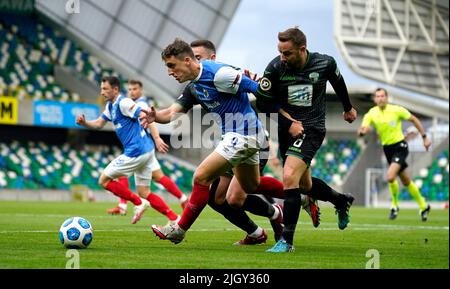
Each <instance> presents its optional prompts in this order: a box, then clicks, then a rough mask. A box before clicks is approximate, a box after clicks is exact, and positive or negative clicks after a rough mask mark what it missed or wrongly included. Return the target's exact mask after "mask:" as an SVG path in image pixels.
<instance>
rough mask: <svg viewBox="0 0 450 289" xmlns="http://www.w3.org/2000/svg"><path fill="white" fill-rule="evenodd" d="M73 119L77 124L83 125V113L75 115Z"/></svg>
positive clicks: (84, 122) (84, 119)
mask: <svg viewBox="0 0 450 289" xmlns="http://www.w3.org/2000/svg"><path fill="white" fill-rule="evenodd" d="M75 121H76V123H77V124H78V125H84V124H86V117H85V116H84V114H81V115H79V116H77V119H76V120H75Z"/></svg>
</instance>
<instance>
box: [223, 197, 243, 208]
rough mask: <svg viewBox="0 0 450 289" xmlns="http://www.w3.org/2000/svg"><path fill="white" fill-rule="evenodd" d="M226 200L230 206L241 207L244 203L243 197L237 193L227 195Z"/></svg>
mask: <svg viewBox="0 0 450 289" xmlns="http://www.w3.org/2000/svg"><path fill="white" fill-rule="evenodd" d="M226 200H227V203H228V204H229V205H230V206H231V207H233V208H241V207H242V206H243V205H244V201H245V198H243V197H242V196H239V195H229V196H227V198H226Z"/></svg>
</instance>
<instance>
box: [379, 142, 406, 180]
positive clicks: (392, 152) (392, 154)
mask: <svg viewBox="0 0 450 289" xmlns="http://www.w3.org/2000/svg"><path fill="white" fill-rule="evenodd" d="M383 151H384V154H385V155H386V159H387V161H388V163H389V164H391V163H398V164H399V165H400V166H401V168H400V172H401V171H403V170H404V169H406V168H407V167H408V164H407V163H406V157H407V156H408V153H409V150H408V143H407V142H406V141H405V140H402V141H400V142H398V143H395V144H391V145H385V146H383Z"/></svg>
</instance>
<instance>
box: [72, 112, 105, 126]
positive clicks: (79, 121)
mask: <svg viewBox="0 0 450 289" xmlns="http://www.w3.org/2000/svg"><path fill="white" fill-rule="evenodd" d="M75 122H76V124H78V125H81V126H84V127H87V128H90V129H102V128H103V127H104V126H105V125H106V121H105V120H104V119H103V118H102V117H99V118H97V119H96V120H86V117H85V116H84V114H82V115H78V116H77V118H76V120H75Z"/></svg>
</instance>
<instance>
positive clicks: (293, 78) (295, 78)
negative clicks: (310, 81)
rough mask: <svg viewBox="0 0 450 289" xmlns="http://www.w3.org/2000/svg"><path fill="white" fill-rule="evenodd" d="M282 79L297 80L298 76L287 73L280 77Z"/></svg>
mask: <svg viewBox="0 0 450 289" xmlns="http://www.w3.org/2000/svg"><path fill="white" fill-rule="evenodd" d="M280 80H281V81H291V80H294V81H295V80H297V77H295V76H294V75H285V76H282V77H281V78H280Z"/></svg>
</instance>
